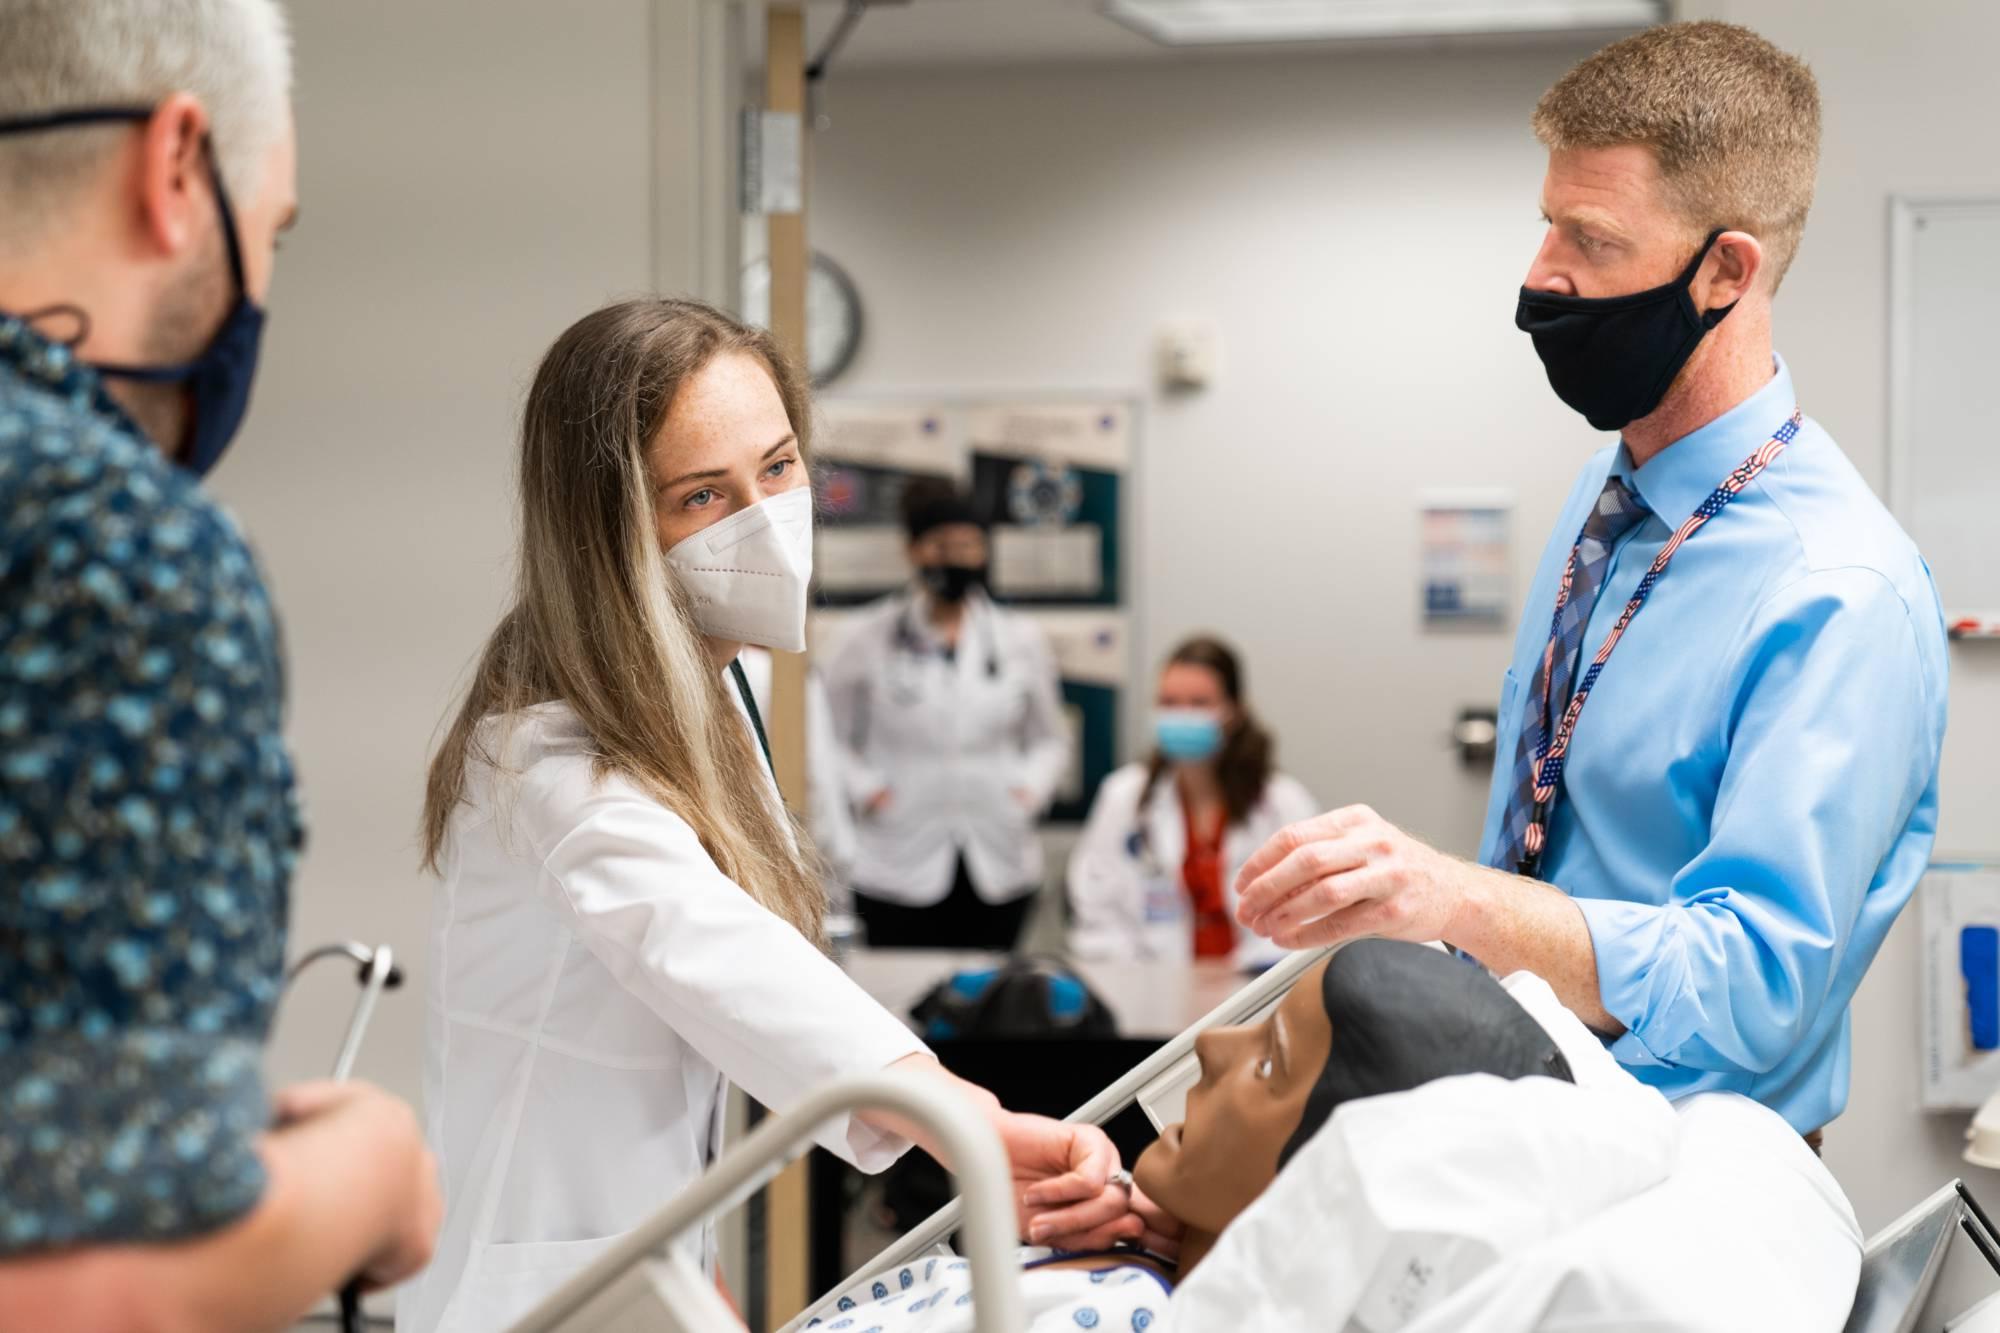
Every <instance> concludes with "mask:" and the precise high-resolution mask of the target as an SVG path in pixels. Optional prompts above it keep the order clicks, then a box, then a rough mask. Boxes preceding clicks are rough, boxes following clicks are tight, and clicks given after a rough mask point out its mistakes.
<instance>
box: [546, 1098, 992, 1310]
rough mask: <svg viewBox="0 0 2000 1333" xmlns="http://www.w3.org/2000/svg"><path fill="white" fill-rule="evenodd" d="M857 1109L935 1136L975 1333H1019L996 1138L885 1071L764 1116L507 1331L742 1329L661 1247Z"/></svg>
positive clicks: (680, 1259) (737, 1198) (951, 1101)
mask: <svg viewBox="0 0 2000 1333" xmlns="http://www.w3.org/2000/svg"><path fill="white" fill-rule="evenodd" d="M861 1110H882V1111H890V1112H893V1113H895V1114H896V1115H898V1116H901V1117H903V1118H904V1119H907V1120H910V1121H912V1122H914V1123H916V1124H918V1125H921V1126H922V1127H923V1128H925V1129H927V1130H929V1131H930V1132H931V1133H932V1134H933V1135H935V1136H936V1138H937V1141H938V1144H939V1146H940V1147H941V1148H942V1149H943V1150H944V1152H945V1154H946V1155H947V1156H948V1157H949V1158H950V1159H951V1163H952V1169H953V1172H954V1173H955V1174H956V1175H957V1177H958V1179H959V1180H960V1181H961V1182H962V1188H963V1189H964V1191H965V1193H964V1196H963V1197H964V1198H965V1200H966V1201H967V1203H968V1208H967V1210H966V1215H965V1257H966V1258H967V1259H968V1260H970V1261H971V1264H972V1289H973V1291H974V1293H975V1294H976V1296H977V1300H976V1301H975V1302H974V1306H973V1327H974V1328H975V1329H976V1330H977V1333H1020V1330H1021V1329H1023V1328H1025V1327H1026V1326H1027V1320H1026V1317H1025V1315H1024V1307H1023V1306H1022V1304H1021V1288H1020V1276H1019V1274H1018V1272H1017V1271H1016V1270H1015V1265H1014V1246H1015V1243H1016V1235H1015V1218H1014V1194H1013V1181H1012V1175H1011V1170H1010V1168H1009V1167H1008V1165H1007V1158H1006V1154H1005V1153H1004V1152H1003V1151H1002V1150H1001V1147H1000V1139H999V1136H998V1134H996V1133H995V1132H994V1131H993V1129H992V1127H991V1126H990V1125H989V1124H987V1122H986V1120H985V1118H984V1116H982V1115H980V1114H979V1113H978V1112H977V1111H976V1109H975V1108H974V1107H973V1105H972V1103H971V1102H969V1101H967V1100H966V1099H965V1098H964V1097H962V1096H960V1095H959V1094H958V1093H956V1092H954V1091H952V1090H951V1089H950V1088H949V1087H948V1086H946V1085H945V1084H943V1083H942V1082H940V1081H938V1080H936V1079H931V1078H926V1077H924V1076H922V1075H918V1074H899V1073H892V1072H887V1071H885V1072H883V1073H879V1074H869V1075H864V1076H861V1077H857V1078H848V1079H841V1080H839V1081H837V1082H834V1083H830V1084H828V1085H827V1086H826V1087H823V1088H821V1089H819V1090H818V1091H817V1092H814V1093H811V1094H809V1095H808V1096H806V1097H804V1098H802V1099H801V1100H800V1101H799V1103H798V1105H796V1106H794V1107H793V1108H792V1109H791V1110H789V1111H787V1112H785V1113H784V1114H783V1115H779V1116H773V1117H771V1118H770V1119H767V1120H765V1121H764V1122H763V1123H762V1124H761V1125H759V1126H757V1128H756V1129H754V1130H752V1131H751V1132H750V1133H749V1134H748V1135H746V1136H745V1137H744V1138H743V1139H742V1140H741V1141H740V1142H738V1143H737V1144H735V1145H734V1146H733V1147H731V1148H730V1149H729V1150H728V1151H726V1152H724V1153H723V1154H722V1156H721V1157H719V1158H718V1159H717V1160H716V1162H715V1164H714V1165H713V1166H711V1167H710V1168H709V1169H708V1170H707V1171H706V1172H704V1173H703V1174H702V1176H701V1178H700V1179H699V1180H697V1181H695V1183H694V1184H693V1185H691V1186H689V1187H688V1188H687V1189H686V1190H685V1191H683V1192H682V1193H681V1194H680V1195H679V1196H677V1197H676V1198H675V1199H673V1200H672V1201H671V1202H670V1203H668V1204H667V1205H666V1206H665V1207H663V1208H661V1209H660V1210H659V1211H658V1212H656V1213H654V1214H653V1215H652V1216H651V1217H650V1218H648V1219H647V1220H646V1221H644V1222H642V1223H641V1224H640V1225H639V1226H638V1227H636V1228H635V1229H634V1230H632V1231H631V1232H629V1233H627V1234H626V1235H625V1236H624V1237H622V1238H621V1239H620V1240H619V1241H618V1242H617V1244H615V1245H613V1246H612V1247H611V1248H610V1249H609V1250H607V1251H606V1252H605V1253H604V1254H602V1255H600V1256H599V1257H598V1258H597V1259H596V1260H595V1261H594V1262H592V1263H591V1264H590V1265H589V1267H587V1268H585V1269H584V1270H583V1271H582V1272H580V1273H577V1274H576V1275H575V1276H574V1277H572V1278H570V1280H569V1281H567V1282H565V1283H564V1284H563V1285H562V1286H561V1287H558V1288H557V1289H556V1290H555V1291H554V1292H552V1293H550V1294H549V1295H548V1296H547V1297H546V1298H544V1299H543V1300H542V1302H541V1303H540V1304H539V1305H537V1306H535V1307H534V1309H532V1310H530V1311H529V1312H528V1314H527V1315H526V1316H525V1317H523V1318H522V1319H521V1320H520V1321H518V1322H517V1323H515V1324H514V1325H513V1326H512V1330H511V1333H626V1330H635V1331H636V1330H645V1333H725V1330H727V1331H728V1333H742V1329H743V1324H742V1321H741V1320H740V1319H738V1318H737V1317H736V1315H735V1314H734V1312H732V1311H731V1310H730V1309H729V1307H728V1306H727V1304H725V1303H724V1302H723V1300H722V1298H721V1297H720V1296H719V1295H718V1294H717V1292H716V1289H715V1287H714V1285H713V1284H712V1283H711V1282H710V1281H709V1280H708V1279H707V1278H706V1277H705V1276H703V1275H702V1274H701V1273H700V1272H699V1271H698V1270H696V1269H695V1267H694V1266H693V1265H692V1264H690V1263H688V1261H687V1259H686V1257H685V1256H684V1255H683V1254H682V1253H681V1252H680V1251H679V1250H678V1249H669V1248H668V1247H669V1246H670V1245H671V1244H672V1242H673V1241H675V1240H676V1239H678V1238H679V1237H680V1236H682V1235H684V1234H686V1233H687V1232H688V1231H690V1230H692V1229H694V1228H696V1227H699V1226H701V1225H702V1224H703V1223H705V1222H707V1221H708V1220H709V1219H710V1218H712V1217H715V1216H717V1215H718V1214H721V1213H725V1212H727V1211H729V1210H730V1209H732V1208H734V1207H736V1206H737V1205H738V1204H740V1203H742V1202H743V1201H744V1200H746V1199H748V1198H749V1197H750V1196H751V1195H753V1194H755V1193H756V1192H757V1191H758V1190H760V1189H762V1188H763V1187H764V1186H765V1185H766V1184H768V1183H769V1182H770V1180H771V1179H772V1177H774V1176H776V1175H777V1174H778V1173H779V1172H780V1171H782V1170H783V1169H784V1168H785V1167H786V1166H787V1165H788V1164H790V1163H791V1162H792V1161H793V1160H794V1159H796V1158H797V1157H799V1156H800V1155H802V1154H803V1153H804V1152H805V1151H806V1149H808V1148H810V1147H811V1146H812V1136H813V1134H814V1132H815V1131H816V1130H818V1129H819V1128H820V1126H821V1125H823V1124H825V1123H826V1122H827V1121H830V1120H833V1119H835V1118H836V1117H839V1116H844V1115H848V1114H851V1113H853V1112H855V1111H861ZM954 1207H956V1205H955V1204H954ZM663 1251H664V1254H663V1253H662V1252H663ZM649 1261H650V1262H649Z"/></svg>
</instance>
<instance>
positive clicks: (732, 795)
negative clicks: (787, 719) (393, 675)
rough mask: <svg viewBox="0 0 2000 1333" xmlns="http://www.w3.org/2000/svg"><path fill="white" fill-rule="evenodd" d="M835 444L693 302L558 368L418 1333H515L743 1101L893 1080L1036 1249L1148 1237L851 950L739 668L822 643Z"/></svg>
mask: <svg viewBox="0 0 2000 1333" xmlns="http://www.w3.org/2000/svg"><path fill="white" fill-rule="evenodd" d="M810 425H811V422H810V408H809V405H808V402H807V398H806V393H805V389H804V386H803V384H802V383H801V381H800V379H799V377H798V376H797V374H796V372H795V371H794V370H793V369H792V368H791V366H790V365H789V363H788V362H787V361H786V359H785V358H784V356H783V355H782V354H781V353H780V352H779V351H778V349H777V348H776V346H775V345H774V344H773V343H772V341H771V339H770V337H769V336H768V335H766V334H764V333H762V332H759V331H755V330H751V329H748V328H745V327H744V326H742V325H740V324H737V323H736V322H735V321H733V320H731V319H729V318H728V317H727V316H725V315H722V314H720V313H719V312H717V311H715V310H712V309H710V308H708V307H706V306H701V305H696V304H693V303H690V302H680V301H658V300H643V301H631V302H626V303H624V304H621V305H615V306H611V307H609V308H607V309H604V310H600V311H598V312H597V313H595V314H593V315H589V316H587V317H585V318H584V319H582V320H580V321H578V322H577V323H576V324H575V325H574V326H572V327H571V328H570V329H569V330H568V331H567V332H566V333H564V334H563V335H562V337H560V338H558V339H557V340H556V343H555V346H554V347H552V348H551V349H550V350H549V353H548V355H547V356H546V357H545V358H544V359H543V362H542V365H541V368H540V370H539V371H538V372H537V374H536V377H535V382H534V385H533V387H532V388H531V389H530V390H529V393H528V401H527V405H526V409H525V413H524V420H523V423H522V430H521V473H520V503H521V547H520V550H521V556H520V572H519V582H518V589H517V592H516V594H515V600H514V604H513V606H512V608H511V609H510V610H509V611H508V612H507V613H506V615H505V616H503V617H502V618H501V621H500V625H499V627H498V628H497V629H496V630H494V632H493V635H492V637H491V638H490V639H489V640H488V642H487V645H486V649H485V652H484V654H483V655H482V657H481V659H480V661H479V665H478V668H477V670H476V672H475V674H474V676H473V680H472V684H471V686H470V688H469V689H468V691H467V694H466V697H465V700H464V703H463V704H462V705H461V707H460V709H459V711H458V714H457V717H456V720H455V721H453V723H452V724H451V727H450V729H449V731H448V733H447V734H446V736H445V739H444V742H443V744H442V745H441V746H440V747H439V749H438V752H437V755H436V757H435V759H434V761H433V763H432V766H431V773H430V785H429V791H428V793H427V796H426V800H425V807H424V821H423V838H424V855H425V859H426V862H427V864H428V865H429V866H430V868H431V869H433V870H434V871H435V872H436V873H437V874H438V876H439V879H440V884H439V886H438V890H437V895H436V900H435V907H434V912H433V918H432V932H431V949H430V966H429V994H428V997H427V1009H428V1015H427V1017H428V1023H429V1030H428V1040H427V1048H426V1054H425V1101H426V1112H427V1119H428V1130H429V1136H430V1140H431V1143H432V1145H433V1147H434V1148H435V1149H436V1152H437V1155H438V1157H439V1159H440V1161H441V1163H442V1166H443V1173H444V1183H445V1199H446V1216H445V1228H444V1233H443V1235H442V1237H441V1238H440V1241H439V1245H438V1251H437V1259H436V1261H435V1262H434V1263H433V1265H432V1267H431V1268H430V1269H429V1270H428V1271H427V1272H426V1273H425V1274H424V1276H423V1277H422V1278H421V1279H420V1280H419V1282H418V1283H417V1284H416V1285H415V1286H414V1287H413V1288H412V1289H411V1290H410V1291H409V1292H408V1293H406V1296H405V1299H404V1300H403V1301H402V1303H401V1306H400V1308H399V1311H398V1319H399V1326H401V1327H403V1328H405V1329H411V1328H414V1329H420V1330H425V1331H426V1333H428V1331H429V1330H434V1329H452V1330H476V1331H477V1333H487V1331H488V1330H492V1329H497V1328H504V1327H506V1326H507V1325H508V1324H510V1323H512V1322H513V1320H514V1319H515V1318H516V1317H517V1316H518V1315H520V1314H521V1313H522V1312H524V1311H525V1310H526V1309H527V1308H528V1307H530V1306H531V1305H532V1304H533V1303H534V1302H535V1301H536V1300H538V1299H540V1298H541V1297H542V1296H543V1295H545V1294H546V1293H547V1292H549V1291H550V1290H552V1289H554V1288H555V1287H556V1286H558V1285H559V1284H560V1283H561V1282H562V1281H563V1280H564V1279H566V1278H567V1277H569V1276H570V1275H571V1274H573V1273H575V1272H576V1271H577V1270H579V1269H580V1268H582V1267H584V1266H585V1265H586V1264H588V1263H589V1262H590V1261H591V1259H593V1258H594V1257H596V1256H597V1255H598V1254H600V1253H601V1252H603V1250H604V1249H605V1248H607V1247H608V1246H609V1245H611V1244H613V1243H614V1242H615V1241H616V1240H617V1239H618V1238H619V1237H620V1236H621V1235H622V1234H623V1233H625V1232H627V1231H629V1230H630V1229H631V1228H632V1227H633V1226H635V1225H637V1224H638V1223H639V1222H640V1221H642V1220H643V1219H644V1218H645V1217H646V1216H647V1215H649V1214H650V1213H651V1212H653V1211H654V1210H655V1209H657V1208H658V1207H659V1206H660V1205H661V1204H662V1203H664V1202H665V1201H666V1200H668V1199H670V1198H672V1197H673V1196H674V1195H675V1194H676V1193H678V1192H679V1191H681V1190H682V1189H683V1188H685V1187H686V1186H687V1185H688V1184H689V1182H691V1181H692V1180H693V1179H694V1178H695V1177H696V1176H697V1175H698V1174H699V1173H700V1172H701V1170H702V1169H703V1167H704V1166H705V1165H706V1164H707V1162H708V1161H709V1160H710V1159H711V1158H712V1157H713V1155H714V1153H715V1151H716V1149H717V1147H718V1146H719V1142H720V1136H721V1123H722V1107H723V1096H724V1091H725V1084H724V1080H731V1081H734V1082H737V1083H739V1084H741V1085H742V1086H743V1088H744V1089H745V1091H747V1092H748V1093H749V1094H750V1095H751V1096H753V1097H755V1098H756V1099H757V1100H758V1101H760V1102H762V1103H764V1104H765V1105H767V1106H770V1107H772V1108H774V1109H777V1110H783V1109H784V1108H785V1107H786V1106H788V1105H790V1104H791V1103H793V1102H794V1101H796V1100H797V1099H798V1098H799V1097H800V1096H801V1095H802V1094H804V1093H805V1092H807V1091H808V1090H810V1089H811V1088H813V1087H815V1086H817V1085H820V1084H823V1083H824V1082H826V1081H827V1080H829V1079H833V1078H837V1077H840V1076H842V1075H851V1074H859V1073H864V1072H874V1071H876V1070H880V1069H882V1068H884V1067H886V1066H890V1065H894V1066H897V1067H899V1068H910V1069H915V1070H917V1071H920V1072H924V1073H927V1074H929V1075H931V1076H933V1077H937V1078H940V1079H947V1080H950V1081H951V1082H953V1083H954V1084H956V1085H957V1086H959V1087H960V1088H961V1089H963V1090H964V1091H965V1092H966V1093H968V1094H969V1095H970V1096H971V1097H972V1098H973V1099H975V1101H976V1102H978V1103H979V1104H981V1105H983V1106H985V1107H986V1108H987V1110H988V1113H989V1115H990V1116H991V1118H992V1122H993V1124H994V1126H995V1128H996V1129H997V1130H998V1131H999V1133H1000V1136H1001V1138H1002V1141H1003V1143H1004V1145H1005V1147H1006V1149H1007V1152H1008V1155H1009V1157H1010V1158H1011V1159H1012V1160H1013V1163H1014V1168H1015V1180H1016V1183H1017V1186H1018V1188H1019V1190H1020V1196H1021V1197H1020V1202H1021V1206H1022V1221H1023V1227H1024V1230H1025V1231H1027V1233H1028V1234H1029V1235H1030V1236H1031V1238H1034V1239H1043V1238H1047V1237H1051V1236H1061V1237H1064V1238H1066V1239H1067V1240H1069V1241H1070V1242H1071V1243H1079V1244H1103V1243H1105V1242H1106V1241H1107V1240H1108V1239H1109V1238H1111V1237H1113V1236H1120V1235H1136V1234H1138V1231H1139V1225H1138V1219H1137V1218H1136V1217H1134V1216H1133V1215H1132V1213H1131V1212H1130V1202H1129V1199H1128V1196H1127V1195H1126V1193H1125V1192H1124V1191H1123V1190H1121V1189H1119V1188H1117V1187H1116V1186H1112V1185H1109V1184H1108V1183H1107V1181H1108V1177H1109V1173H1110V1172H1111V1171H1112V1170H1113V1169H1115V1167H1116V1166H1117V1153H1116V1150H1115V1149H1113V1148H1112V1147H1111V1145H1110V1142H1109V1140H1107V1139H1105V1138H1104V1136H1103V1134H1102V1133H1101V1132H1100V1131H1097V1130H1095V1129H1088V1128H1083V1127H1077V1126H1070V1125H1062V1124H1058V1123H1056V1122H1054V1121H1051V1120H1046V1119H1043V1118H1040V1117H1036V1116H1023V1115H1015V1114H1012V1113H1010V1112H1007V1111H1005V1110H1003V1109H1002V1108H1001V1107H1000V1106H999V1104H998V1103H997V1101H995V1099H994V1098H993V1097H992V1096H991V1095H990V1094H987V1093H985V1092H983V1091H981V1090H980V1089H977V1088H974V1087H972V1086H971V1085H970V1084H965V1083H963V1082H962V1081H960V1080H957V1079H954V1078H953V1077H952V1076H951V1075H949V1074H947V1073H945V1072H944V1071H943V1070H942V1069H941V1068H939V1066H938V1065H937V1062H936V1060H934V1059H933V1058H932V1057H931V1055H930V1053H929V1052H928V1051H926V1050H925V1049H924V1048H923V1046H922V1044H921V1043H920V1042H918V1041H917V1040H916V1038H915V1037H914V1036H913V1035H912V1034H911V1033H910V1032H909V1030H908V1029H907V1028H905V1027H904V1026H903V1024H902V1023H901V1022H900V1021H898V1020H897V1019H896V1018H894V1017H893V1016H891V1015H890V1014H889V1013H888V1012H887V1011H886V1010H884V1009H882V1008H881V1007H880V1006H879V1005H877V1004H876V1003H875V1002H874V1001H873V1000H871V999H870V998H868V996H867V995H866V994H865V993H864V992H863V991H862V990H861V989H860V988H859V987H857V986H856V985H854V983H852V982H851V981H849V980H848V978H847V977H846V975H845V974H843V973H842V972H841V971H840V970H839V968H837V967H836V966H834V964H833V963H832V962H831V961H829V960H828V959H827V958H826V957H825V955H824V954H822V953H821V951H820V949H819V947H818V942H819V939H820V924H821V916H822V914H823V912H824V909H825V899H824V895H823V891H822V889H821V886H820V883H819V880H818V878H817V876H816V874H815V870H814V865H813V857H812V856H811V855H810V853H809V852H808V850H807V844H806V842H805V838H804V834H803V832H802V831H800V830H798V829H796V828H795V827H794V826H793V824H792V822H791V821H790V819H789V817H788V816H787V814H786V812H785V810H784V807H783V804H782V803H781V801H780V800H779V797H778V793H777V788H776V785H775V784H774V783H773V781H772V780H771V776H770V773H769V769H768V765H767V760H766V757H765V756H764V755H763V754H761V753H759V747H758V741H759V739H760V738H761V723H759V722H758V721H757V718H756V714H755V711H754V705H752V704H751V703H750V702H749V699H750V692H749V689H748V687H747V685H745V683H744V678H743V675H742V672H741V670H740V669H739V668H737V667H736V666H735V659H736V657H737V655H738V653H739V652H740V651H741V650H742V648H743V647H744V645H745V644H752V643H754V644H758V645H761V646H764V647H768V648H773V649H777V650H779V651H790V652H797V651H799V650H801V649H802V648H803V647H804V639H805V597H806V584H807V582H808V581H809V579H810V577H811V563H812V498H811V491H810V488H809V486H808V484H807V462H808V459H809V457H810V454H809V444H810V441H809V432H810ZM908 1129H909V1127H908V1126H905V1125H902V1124H899V1123H898V1122H896V1121H895V1120H894V1119H893V1118H891V1117H878V1116H873V1115H867V1114H863V1115H858V1116H855V1117H853V1118H851V1119H849V1120H847V1121H844V1122H840V1123H835V1124H833V1125H830V1126H828V1127H827V1128H826V1129H824V1130H823V1131H822V1133H821V1135H820V1142H821V1144H822V1145H823V1146H825V1147H826V1148H828V1149H829V1150H830V1151H833V1152H835V1153H838V1154H839V1155H840V1156H842V1157H844V1158H846V1159H847V1160H848V1161H850V1162H853V1163H854V1164H856V1165H858V1166H860V1167H862V1168H864V1169H868V1170H880V1169H881V1168H882V1167H884V1166H886V1165H888V1164H889V1163H890V1162H892V1161H894V1160H895V1159H896V1157H897V1156H898V1155H900V1154H901V1153H902V1152H903V1150H904V1149H905V1148H907V1147H908V1137H907V1134H908ZM1051 1206H1056V1211H1045V1210H1046V1209H1048V1208H1049V1207H1051ZM1035 1214H1039V1215H1035ZM695 1244H697V1245H698V1246H699V1248H700V1250H701V1253H699V1254H691V1255H690V1257H691V1258H695V1259H697V1260H700V1261H704V1262H706V1263H709V1264H712V1263H713V1259H714V1250H713V1244H712V1240H711V1239H708V1238H700V1239H698V1240H697V1241H696V1242H695Z"/></svg>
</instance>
